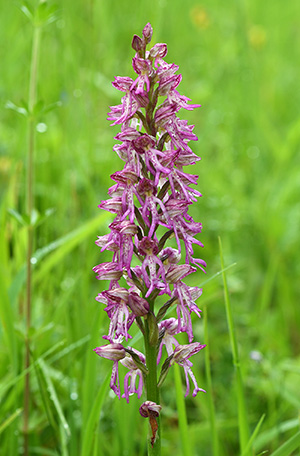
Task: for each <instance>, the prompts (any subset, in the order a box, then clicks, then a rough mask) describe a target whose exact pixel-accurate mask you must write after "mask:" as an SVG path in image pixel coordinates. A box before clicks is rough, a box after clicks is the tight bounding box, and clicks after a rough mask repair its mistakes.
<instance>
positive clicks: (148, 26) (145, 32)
mask: <svg viewBox="0 0 300 456" xmlns="http://www.w3.org/2000/svg"><path fill="white" fill-rule="evenodd" d="M152 35H153V28H152V27H151V24H150V22H148V24H146V25H145V27H144V29H143V37H144V38H145V42H146V44H148V43H150V41H151V38H152Z"/></svg>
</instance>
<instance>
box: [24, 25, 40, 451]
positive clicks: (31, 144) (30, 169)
mask: <svg viewBox="0 0 300 456" xmlns="http://www.w3.org/2000/svg"><path fill="white" fill-rule="evenodd" d="M40 37H41V29H40V28H39V27H37V26H34V31H33V40H32V54H31V66H30V79H29V97H28V110H29V117H28V155H27V175H26V213H27V214H28V216H29V218H30V222H29V224H28V229H27V254H26V272H27V278H26V300H25V311H24V314H25V321H26V337H25V369H29V367H30V338H29V331H30V326H31V310H32V309H31V308H32V280H31V272H32V271H31V257H32V250H33V242H34V229H33V226H32V223H31V216H32V211H33V208H34V189H33V182H34V150H35V118H34V113H33V110H34V106H35V103H36V92H37V68H38V57H39V49H40ZM29 399H30V373H29V371H28V372H27V374H26V376H25V387H24V425H23V433H24V456H28V454H29V441H28V430H29V408H30V404H29Z"/></svg>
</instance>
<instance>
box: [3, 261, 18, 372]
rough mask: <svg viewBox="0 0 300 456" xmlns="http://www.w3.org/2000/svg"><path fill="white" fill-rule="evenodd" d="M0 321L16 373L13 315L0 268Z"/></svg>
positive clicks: (16, 355) (16, 360)
mask: <svg viewBox="0 0 300 456" xmlns="http://www.w3.org/2000/svg"><path fill="white" fill-rule="evenodd" d="M0 320H1V323H2V326H3V329H4V338H5V342H6V346H7V347H8V350H9V355H10V359H11V362H12V367H13V372H14V373H15V374H16V373H17V372H18V353H17V341H16V333H15V330H14V326H13V322H14V313H13V310H12V307H11V304H10V300H9V296H8V292H7V284H6V283H5V271H4V270H2V267H1V268H0Z"/></svg>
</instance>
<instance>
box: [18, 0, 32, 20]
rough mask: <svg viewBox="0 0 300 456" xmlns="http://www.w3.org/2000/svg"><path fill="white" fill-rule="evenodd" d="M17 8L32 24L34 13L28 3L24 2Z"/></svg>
mask: <svg viewBox="0 0 300 456" xmlns="http://www.w3.org/2000/svg"><path fill="white" fill-rule="evenodd" d="M19 8H20V10H21V11H22V13H24V14H25V16H26V17H27V18H28V19H29V20H30V22H33V17H34V11H33V9H32V7H31V5H30V3H29V2H27V1H26V0H24V1H23V3H22V4H21V5H20V6H19Z"/></svg>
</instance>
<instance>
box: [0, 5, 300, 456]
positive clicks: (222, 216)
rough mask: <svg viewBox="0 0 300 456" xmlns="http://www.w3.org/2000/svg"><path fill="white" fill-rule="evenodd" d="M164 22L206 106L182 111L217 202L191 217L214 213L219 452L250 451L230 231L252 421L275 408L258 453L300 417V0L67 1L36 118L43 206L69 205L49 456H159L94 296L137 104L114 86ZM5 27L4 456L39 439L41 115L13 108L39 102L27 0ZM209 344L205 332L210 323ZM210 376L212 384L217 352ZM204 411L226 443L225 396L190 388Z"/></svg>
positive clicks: (57, 300) (207, 230)
mask: <svg viewBox="0 0 300 456" xmlns="http://www.w3.org/2000/svg"><path fill="white" fill-rule="evenodd" d="M30 4H31V5H33V6H34V5H35V3H34V2H33V1H31V2H30ZM147 22H151V24H152V26H153V28H154V35H153V40H152V43H155V42H166V43H167V45H168V55H167V57H166V61H167V62H169V63H171V62H175V63H176V64H178V65H179V67H180V73H182V76H183V79H182V83H181V84H180V86H179V91H180V92H181V93H183V94H184V95H186V96H188V97H190V98H191V99H192V100H193V102H194V103H201V105H202V107H201V108H200V109H198V110H195V111H193V112H187V113H183V114H181V117H183V118H186V119H188V120H189V122H190V123H193V124H195V132H196V134H197V135H198V137H199V141H198V142H197V143H194V144H192V147H193V150H194V151H195V153H197V154H198V155H199V156H201V158H202V160H201V162H199V163H197V164H196V165H195V166H194V167H193V168H191V172H193V173H194V174H199V176H200V177H199V190H200V191H201V192H202V193H203V198H201V199H200V200H199V201H198V203H197V204H195V205H194V207H193V208H192V211H191V212H192V214H193V216H194V218H195V220H197V221H201V222H202V223H203V233H202V235H201V237H200V239H201V241H202V242H203V243H204V245H205V248H204V249H203V250H201V251H200V249H199V250H198V251H196V253H197V255H196V256H199V257H202V258H204V259H205V261H206V262H207V265H208V266H207V275H206V276H204V275H200V274H199V277H198V278H193V281H194V282H193V285H199V284H200V285H201V284H202V283H204V282H205V281H207V282H206V283H205V284H204V285H203V296H202V297H201V298H200V299H199V302H198V303H199V306H200V308H203V307H204V306H206V307H207V312H208V331H209V341H208V343H209V351H210V358H211V359H210V361H211V371H212V385H213V391H214V396H213V399H214V404H215V409H216V417H217V429H218V434H219V440H220V450H219V454H220V456H225V455H226V456H227V455H228V456H232V455H239V454H240V453H239V446H238V431H237V403H236V394H235V389H234V384H233V377H234V370H233V367H232V359H231V350H230V342H229V335H228V329H227V323H226V313H225V307H224V298H223V286H222V282H221V278H220V276H219V275H217V276H216V274H217V273H218V272H219V271H220V270H221V266H220V259H219V248H218V236H220V237H221V239H222V242H223V249H224V256H225V263H226V266H229V265H233V266H232V267H231V268H230V269H229V270H228V272H227V280H228V285H229V291H230V298H231V303H232V306H233V312H234V321H235V324H236V331H237V338H238V342H239V351H240V357H241V365H242V369H243V376H244V382H245V388H246V401H247V410H248V420H249V425H250V429H251V430H253V429H254V427H255V426H256V424H257V422H258V421H259V419H260V417H261V416H262V414H263V413H265V414H266V417H265V420H264V423H263V425H262V427H261V429H260V432H259V435H258V437H257V438H256V440H255V444H254V453H253V454H256V455H258V454H260V453H261V452H262V451H263V450H268V451H272V450H275V449H276V448H278V446H279V445H280V444H282V443H283V442H284V441H285V440H287V439H288V438H290V437H291V436H292V435H293V434H295V432H296V431H297V429H298V430H299V424H300V423H299V410H300V388H299V385H300V357H299V352H300V312H299V302H300V287H299V275H300V262H299V251H300V245H299V244H300V242H299V228H300V198H299V196H300V166H299V165H300V154H299V144H300V116H299V106H300V90H299V79H300V74H299V73H300V69H299V63H297V62H299V49H300V3H299V2H284V3H283V2H282V1H279V0H274V1H273V2H261V1H259V0H234V1H230V2H223V1H221V0H210V1H208V0H203V1H195V0H186V1H184V2H182V1H180V0H160V1H158V0H157V1H152V2H146V1H144V0H131V1H130V2H127V1H121V0H119V1H113V0H112V1H108V0H107V1H104V0H85V1H83V0H73V1H71V0H63V1H62V2H61V3H60V4H59V9H58V14H57V19H56V21H55V22H53V23H52V24H50V25H48V26H47V27H45V28H43V31H42V42H41V56H40V62H39V73H38V99H40V100H43V101H44V102H45V103H46V104H51V103H54V102H56V101H60V102H61V106H60V107H58V108H57V109H55V110H53V111H51V112H49V113H47V114H44V115H43V114H42V115H41V116H39V118H38V120H37V125H36V130H37V131H36V154H35V207H36V208H37V210H38V211H39V212H40V213H41V214H42V213H44V212H45V211H46V210H47V209H49V208H54V210H55V212H54V214H53V215H51V216H50V217H48V218H47V219H46V220H45V221H44V223H43V224H41V225H40V226H39V227H38V228H37V230H36V241H35V247H34V250H35V256H34V258H35V260H34V274H33V283H34V295H33V313H32V326H33V329H32V346H31V348H32V361H34V360H35V361H36V363H35V365H34V367H33V369H32V373H31V389H32V395H31V414H30V435H29V437H30V451H31V452H30V454H32V455H35V454H40V455H45V456H46V455H57V454H62V455H70V456H77V455H81V456H89V455H90V454H91V455H92V454H93V455H94V456H95V455H99V456H100V455H107V456H110V455H120V456H126V455H144V454H145V448H146V447H145V438H146V433H147V428H146V426H145V423H142V422H141V421H142V420H141V418H140V415H139V413H138V406H139V401H138V400H137V398H136V397H133V398H131V399H132V400H131V401H130V404H129V405H127V404H126V402H125V400H124V399H123V400H121V401H120V402H119V401H118V399H117V398H115V397H114V396H113V395H112V394H110V393H109V389H108V387H107V375H108V374H109V372H110V371H111V362H110V361H107V360H102V359H100V358H98V357H97V356H96V355H95V354H94V352H93V351H92V349H93V348H94V347H95V346H97V345H101V344H103V340H102V338H101V336H102V334H106V333H107V332H106V331H107V328H108V319H107V316H106V313H105V312H103V306H102V305H101V304H99V303H97V302H96V301H95V300H94V296H96V295H97V293H98V292H100V291H101V290H102V289H104V287H105V284H104V285H103V284H102V283H101V282H99V281H97V280H95V277H94V273H93V272H92V267H93V266H94V265H95V264H98V263H100V262H104V261H109V256H107V259H106V254H102V255H100V254H99V249H98V248H97V246H95V244H94V240H95V239H96V237H97V235H101V234H105V233H107V232H108V228H107V225H108V223H109V222H110V221H111V220H112V219H111V216H110V215H109V214H106V213H104V212H102V211H100V210H99V209H98V208H97V205H98V204H99V203H100V201H101V200H102V199H106V198H107V196H106V195H107V189H108V187H109V186H111V181H110V174H112V173H113V172H114V171H116V170H119V169H121V168H122V167H123V162H121V160H120V159H119V158H118V157H117V155H116V154H115V153H114V152H113V150H112V147H113V145H114V143H115V140H114V139H113V138H114V136H115V135H116V134H117V132H118V131H119V127H118V126H115V127H109V122H108V121H107V120H106V115H107V112H108V111H109V106H110V105H114V104H119V102H120V101H119V100H120V92H118V91H116V90H115V89H114V88H113V87H112V86H111V81H112V80H113V79H114V77H115V76H116V75H119V76H130V77H134V73H133V70H132V67H131V59H132V57H133V55H134V52H133V50H132V49H131V39H132V36H133V34H134V33H136V34H140V33H141V31H142V29H143V27H144V25H145V24H146V23H147ZM0 40H1V43H2V45H1V47H0V61H1V74H0V105H1V110H0V195H1V201H0V204H1V208H0V211H1V212H0V268H1V269H0V276H1V279H0V280H1V283H0V313H1V323H2V326H1V329H0V401H1V402H0V448H1V450H0V454H1V455H2V454H3V455H11V456H15V455H17V454H22V441H23V440H22V408H23V388H24V361H23V360H24V317H23V310H22V309H23V303H24V278H25V270H24V264H25V258H26V228H25V227H22V226H21V225H20V224H19V223H18V222H17V221H16V220H15V218H13V217H12V216H11V215H10V214H9V212H8V209H11V208H12V209H15V210H17V211H19V212H20V213H23V212H24V208H25V173H26V155H27V120H26V118H25V117H24V116H22V115H20V114H18V113H16V112H15V111H14V110H11V109H5V105H6V104H7V101H8V100H10V101H11V102H13V103H15V104H16V105H21V104H22V100H24V101H25V102H27V101H28V81H29V69H30V59H31V46H32V26H31V24H30V21H29V20H28V19H27V18H26V17H25V15H24V14H23V13H22V12H21V11H20V9H19V8H18V4H17V3H14V2H2V3H1V16H0ZM195 340H197V341H199V342H203V341H204V334H203V321H202V320H200V321H198V320H195ZM49 351H50V352H49ZM194 372H195V375H196V377H197V379H198V381H199V385H200V386H202V387H203V388H205V387H206V379H205V372H204V356H203V355H201V356H200V355H198V357H197V358H195V360H194ZM173 382H174V379H173V377H172V374H170V375H169V377H168V379H167V381H166V386H165V388H164V389H163V393H162V405H163V407H164V415H163V436H162V448H163V454H164V455H171V454H172V455H178V456H179V455H181V454H182V450H181V446H180V438H179V435H178V415H177V410H176V402H175V395H174V388H173ZM103 385H104V386H103ZM101 387H102V389H101ZM99 392H100V393H99ZM102 393H103V394H102ZM97 401H98V404H99V406H98V407H97V406H96V407H95V403H97ZM186 407H187V415H188V421H189V439H190V443H191V447H192V448H193V455H196V456H198V455H199V456H206V455H212V454H213V453H212V449H211V433H210V425H209V403H208V395H204V394H198V396H197V397H196V398H195V399H193V398H191V397H189V398H187V400H186ZM124 417H126V419H124ZM292 454H293V455H294V454H299V450H298V452H295V453H292Z"/></svg>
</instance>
